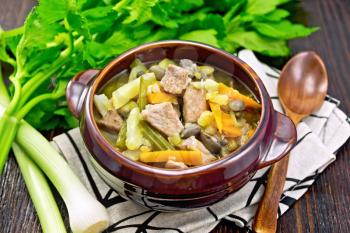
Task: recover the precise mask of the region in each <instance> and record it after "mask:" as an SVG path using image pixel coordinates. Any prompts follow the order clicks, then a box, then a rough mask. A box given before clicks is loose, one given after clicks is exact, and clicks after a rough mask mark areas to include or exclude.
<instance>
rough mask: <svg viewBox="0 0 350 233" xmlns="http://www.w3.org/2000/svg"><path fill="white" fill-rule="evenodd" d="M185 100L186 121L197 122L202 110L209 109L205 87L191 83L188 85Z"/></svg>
mask: <svg viewBox="0 0 350 233" xmlns="http://www.w3.org/2000/svg"><path fill="white" fill-rule="evenodd" d="M183 101H184V104H183V116H184V119H185V122H192V123H193V122H197V120H198V118H199V117H200V115H201V114H202V112H204V111H205V110H207V101H206V99H205V90H204V89H197V88H194V87H193V86H191V85H190V86H188V87H187V88H186V91H185V94H184V96H183Z"/></svg>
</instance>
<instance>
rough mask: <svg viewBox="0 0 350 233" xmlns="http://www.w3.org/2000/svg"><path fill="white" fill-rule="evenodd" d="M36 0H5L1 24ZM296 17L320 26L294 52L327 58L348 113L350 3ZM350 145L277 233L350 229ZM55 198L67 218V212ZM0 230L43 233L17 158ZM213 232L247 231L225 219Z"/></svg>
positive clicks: (334, 90) (12, 21)
mask: <svg viewBox="0 0 350 233" xmlns="http://www.w3.org/2000/svg"><path fill="white" fill-rule="evenodd" d="M34 4H35V1H34V0H1V1H0V25H2V27H4V28H5V29H9V28H13V27H16V26H19V25H21V24H22V22H23V20H24V18H25V16H26V14H27V13H28V11H29V10H30V9H31V7H32V6H33V5H34ZM296 19H297V20H298V21H300V22H306V23H307V24H308V25H317V26H319V27H320V28H321V30H320V31H319V32H317V33H315V34H314V35H312V36H311V37H309V38H306V39H300V40H295V41H292V42H291V43H290V44H291V47H292V49H293V53H297V52H300V51H303V50H315V51H316V52H317V53H318V54H320V55H321V57H322V58H323V59H324V60H325V63H326V67H327V69H328V74H329V80H330V82H329V93H330V94H331V95H332V96H334V97H336V98H338V99H340V100H341V101H342V105H341V106H340V107H341V108H342V109H343V110H344V111H345V112H346V113H347V114H348V115H349V113H350V95H349V90H350V78H349V74H350V65H349V64H350V1H349V0H304V1H302V9H298V11H297V17H296ZM349 156H350V144H349V143H347V144H346V145H345V146H344V147H343V148H342V149H341V150H340V151H339V152H338V156H337V161H336V162H335V163H333V164H332V165H331V166H330V167H329V168H327V170H326V171H325V172H324V173H323V174H322V175H321V176H320V178H319V179H318V180H317V181H316V183H315V184H314V185H313V186H312V187H311V188H310V190H309V191H308V192H307V193H306V195H305V196H304V197H303V198H301V199H300V200H299V201H297V203H296V204H295V205H294V207H293V208H292V209H291V210H289V211H288V212H287V213H286V214H285V215H283V217H282V218H281V219H280V220H279V224H278V229H277V232H279V233H295V232H298V233H305V232H310V233H333V232H334V233H338V232H350V208H349V207H348V204H349V203H350V185H349V183H350V159H349V158H350V157H349ZM56 196H57V199H58V202H59V206H60V208H61V211H62V212H63V215H64V216H65V217H64V220H65V221H66V224H68V223H67V220H68V218H67V214H66V210H65V207H64V205H63V204H62V201H61V200H60V199H59V197H58V195H56ZM0 232H3V233H17V232H25V233H37V232H41V229H40V224H39V221H38V218H37V216H36V214H35V210H34V208H33V205H32V203H31V202H30V198H29V196H28V194H27V191H26V188H25V185H24V182H23V179H22V178H21V176H20V172H19V170H18V166H17V164H16V162H15V160H14V158H13V156H10V159H9V161H8V163H7V165H6V168H5V172H4V173H3V174H2V175H1V177H0ZM213 232H215V233H243V232H246V230H241V229H238V228H237V227H235V226H234V225H233V224H232V223H230V222H228V221H226V220H222V221H221V223H220V224H219V225H218V226H217V227H216V228H215V229H214V231H213Z"/></svg>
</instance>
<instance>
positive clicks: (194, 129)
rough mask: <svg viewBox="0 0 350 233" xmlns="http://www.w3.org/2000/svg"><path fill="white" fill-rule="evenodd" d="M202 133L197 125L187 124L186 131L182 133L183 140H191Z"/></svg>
mask: <svg viewBox="0 0 350 233" xmlns="http://www.w3.org/2000/svg"><path fill="white" fill-rule="evenodd" d="M200 131H201V128H200V127H199V125H197V124H192V123H187V124H185V129H184V130H183V131H182V132H181V137H182V138H189V137H191V136H196V135H197V134H199V133H200Z"/></svg>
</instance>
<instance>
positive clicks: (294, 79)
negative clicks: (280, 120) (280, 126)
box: [278, 51, 328, 121]
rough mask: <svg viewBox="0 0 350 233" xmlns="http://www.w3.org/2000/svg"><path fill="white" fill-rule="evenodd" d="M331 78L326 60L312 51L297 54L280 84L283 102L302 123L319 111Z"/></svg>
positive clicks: (288, 113)
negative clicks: (304, 119) (324, 61)
mask: <svg viewBox="0 0 350 233" xmlns="http://www.w3.org/2000/svg"><path fill="white" fill-rule="evenodd" d="M327 87H328V78H327V71H326V67H325V65H324V63H323V61H322V59H321V58H320V57H319V56H318V55H317V54H316V53H315V52H312V51H307V52H302V53H299V54H297V55H295V56H294V57H293V58H292V59H291V60H289V62H288V63H287V64H286V65H285V66H284V68H283V70H282V72H281V76H280V79H279V82H278V94H279V97H280V101H281V103H282V105H283V107H284V109H285V111H286V113H287V115H289V116H290V117H292V118H293V116H291V115H295V116H294V117H296V116H298V118H300V119H299V121H300V120H301V119H302V118H304V117H305V116H307V115H309V114H311V113H312V112H314V111H316V110H317V109H319V108H320V106H321V105H322V103H323V101H324V98H325V96H326V92H327Z"/></svg>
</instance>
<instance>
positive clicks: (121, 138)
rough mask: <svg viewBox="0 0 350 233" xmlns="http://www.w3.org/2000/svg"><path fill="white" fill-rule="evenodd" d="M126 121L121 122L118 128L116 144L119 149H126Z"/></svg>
mask: <svg viewBox="0 0 350 233" xmlns="http://www.w3.org/2000/svg"><path fill="white" fill-rule="evenodd" d="M125 141H126V121H124V122H123V124H122V127H121V128H120V130H119V134H118V138H117V142H116V144H115V145H116V146H117V147H118V148H119V149H121V150H126V143H125Z"/></svg>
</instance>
